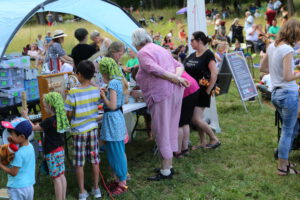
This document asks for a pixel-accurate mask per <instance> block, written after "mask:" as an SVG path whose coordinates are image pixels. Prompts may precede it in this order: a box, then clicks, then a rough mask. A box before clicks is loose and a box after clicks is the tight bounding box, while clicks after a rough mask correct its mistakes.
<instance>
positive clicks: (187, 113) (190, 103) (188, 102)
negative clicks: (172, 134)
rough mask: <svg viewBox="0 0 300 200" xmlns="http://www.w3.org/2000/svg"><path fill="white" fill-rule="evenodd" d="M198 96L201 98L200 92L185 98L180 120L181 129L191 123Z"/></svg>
mask: <svg viewBox="0 0 300 200" xmlns="http://www.w3.org/2000/svg"><path fill="white" fill-rule="evenodd" d="M198 96H199V90H198V91H196V92H194V93H193V94H190V95H189V96H186V97H184V98H183V100H182V106H181V114H180V120H179V127H182V126H184V125H187V124H190V123H191V121H192V117H193V113H194V109H195V107H196V104H197V101H198Z"/></svg>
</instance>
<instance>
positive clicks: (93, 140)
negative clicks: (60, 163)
mask: <svg viewBox="0 0 300 200" xmlns="http://www.w3.org/2000/svg"><path fill="white" fill-rule="evenodd" d="M73 143H74V149H73V155H74V157H73V164H74V166H78V167H82V166H84V164H85V158H86V157H89V159H90V161H91V163H92V164H99V162H100V159H99V157H98V146H99V141H98V129H93V130H91V131H89V132H86V133H84V134H81V135H74V136H73Z"/></svg>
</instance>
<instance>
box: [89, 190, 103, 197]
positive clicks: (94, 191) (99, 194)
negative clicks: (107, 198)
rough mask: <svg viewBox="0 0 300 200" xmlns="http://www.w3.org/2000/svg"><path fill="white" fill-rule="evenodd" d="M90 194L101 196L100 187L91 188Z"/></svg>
mask: <svg viewBox="0 0 300 200" xmlns="http://www.w3.org/2000/svg"><path fill="white" fill-rule="evenodd" d="M91 195H94V197H95V198H101V197H102V195H101V191H100V188H98V189H96V190H95V189H94V188H93V189H92V192H91Z"/></svg>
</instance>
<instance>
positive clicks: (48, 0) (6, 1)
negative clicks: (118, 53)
mask: <svg viewBox="0 0 300 200" xmlns="http://www.w3.org/2000/svg"><path fill="white" fill-rule="evenodd" d="M45 11H53V12H61V13H68V14H73V15H76V16H78V17H80V18H83V19H85V20H87V21H89V22H91V23H93V24H95V25H97V26H99V27H100V28H102V29H103V30H104V31H106V32H108V33H110V34H111V35H113V36H114V37H115V38H117V39H119V40H120V41H122V42H124V43H125V44H126V45H127V46H129V47H131V48H133V46H132V45H131V34H132V32H133V31H134V30H135V29H137V28H139V27H140V25H139V24H138V22H137V21H136V20H135V19H134V18H133V17H132V16H131V15H129V14H128V13H127V12H126V11H124V10H123V9H122V8H120V7H119V6H118V5H117V4H115V3H113V2H111V1H109V0H1V1H0V30H1V31H0V38H1V40H0V60H1V59H2V57H3V55H4V53H5V51H6V48H7V47H8V45H9V44H10V42H11V40H12V38H13V37H14V36H15V34H16V33H17V31H18V30H19V29H20V28H21V27H22V26H23V25H24V24H25V23H26V22H27V21H28V20H29V19H30V18H31V17H32V16H33V15H34V14H35V13H36V12H45ZM133 49H134V48H133Z"/></svg>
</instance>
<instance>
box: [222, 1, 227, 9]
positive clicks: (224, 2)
mask: <svg viewBox="0 0 300 200" xmlns="http://www.w3.org/2000/svg"><path fill="white" fill-rule="evenodd" d="M226 3H227V0H222V8H226Z"/></svg>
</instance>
